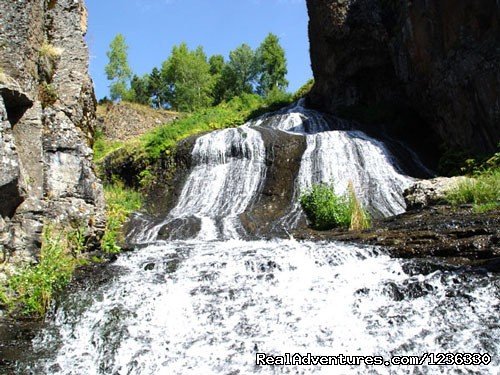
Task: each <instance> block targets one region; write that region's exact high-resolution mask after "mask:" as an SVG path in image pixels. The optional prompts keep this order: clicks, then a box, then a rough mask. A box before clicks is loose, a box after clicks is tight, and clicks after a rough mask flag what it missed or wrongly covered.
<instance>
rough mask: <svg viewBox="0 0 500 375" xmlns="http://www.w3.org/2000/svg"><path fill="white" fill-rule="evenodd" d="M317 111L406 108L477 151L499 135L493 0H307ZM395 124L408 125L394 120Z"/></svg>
mask: <svg viewBox="0 0 500 375" xmlns="http://www.w3.org/2000/svg"><path fill="white" fill-rule="evenodd" d="M307 5H308V11H309V17H310V23H309V38H310V43H311V47H310V50H311V62H312V68H313V72H314V77H315V82H316V84H315V86H314V89H313V90H312V93H311V95H310V101H311V103H312V104H314V105H315V106H317V107H319V108H320V109H323V110H326V111H330V112H335V111H336V110H338V109H339V107H343V106H353V105H364V106H376V105H378V104H380V103H390V104H391V105H394V106H402V107H405V108H411V109H412V110H413V111H415V115H416V116H418V117H420V118H421V119H422V120H423V123H422V124H421V126H425V125H426V124H427V125H428V126H429V130H430V131H431V130H432V131H433V132H435V133H436V134H437V136H438V137H437V138H438V139H436V141H438V142H443V143H446V144H447V145H448V146H451V147H455V148H462V150H463V149H465V150H471V151H473V152H475V153H484V152H490V151H493V150H494V149H495V147H496V144H497V143H498V141H499V140H500V97H499V92H500V69H499V66H500V48H499V47H500V30H499V19H500V7H499V5H498V2H497V1H495V0H481V1H475V0H465V1H460V2H457V1H453V0H444V1H437V0H436V1H424V0H418V1H409V0H404V1H392V0H308V2H307ZM398 126H405V125H404V124H403V125H398Z"/></svg>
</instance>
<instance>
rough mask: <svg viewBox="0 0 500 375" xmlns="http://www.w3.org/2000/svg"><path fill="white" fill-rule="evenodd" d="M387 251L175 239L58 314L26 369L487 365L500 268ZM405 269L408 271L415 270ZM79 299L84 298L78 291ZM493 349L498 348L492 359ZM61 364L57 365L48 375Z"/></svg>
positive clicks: (366, 370) (123, 261)
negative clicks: (312, 361)
mask: <svg viewBox="0 0 500 375" xmlns="http://www.w3.org/2000/svg"><path fill="white" fill-rule="evenodd" d="M416 264H417V263H415V261H409V260H407V261H400V260H396V259H391V258H389V257H388V256H387V255H385V254H384V252H383V250H381V249H377V248H371V247H359V246H351V245H340V244H334V243H311V242H302V243H301V242H296V241H292V240H277V241H269V242H264V241H253V242H244V241H239V240H232V241H226V242H198V241H195V242H170V243H159V244H152V245H151V246H149V247H147V248H144V249H142V250H141V251H137V252H135V253H130V254H127V255H123V256H122V257H120V259H119V260H118V262H117V263H116V264H115V267H116V268H118V269H119V270H121V271H120V275H121V276H118V278H117V279H116V280H115V281H114V282H112V283H111V284H109V285H105V286H103V287H101V288H100V289H99V290H98V291H97V292H96V293H95V295H94V296H93V297H92V298H90V297H89V296H86V297H83V298H82V296H80V295H74V296H73V297H72V298H73V299H74V300H70V301H66V304H65V305H63V306H72V307H69V308H68V307H66V308H64V307H63V308H61V309H59V310H58V311H57V313H56V315H55V317H54V319H53V321H52V323H50V327H48V328H47V329H46V330H45V331H44V333H43V334H41V335H40V336H39V337H38V338H37V340H36V341H35V344H34V346H35V350H45V351H46V352H47V351H48V352H52V353H53V354H52V355H48V356H47V357H46V358H39V359H38V361H37V363H36V364H34V365H31V370H32V371H33V372H34V373H37V374H39V373H46V374H50V373H58V374H88V375H93V374H169V375H170V374H237V373H238V374H250V373H263V374H268V373H269V374H276V373H290V374H292V373H293V374H309V373H335V374H337V373H338V374H391V373H397V374H416V373H417V374H421V373H422V374H440V373H443V371H445V372H446V373H451V371H458V372H457V373H463V374H495V373H496V370H497V369H498V367H495V364H496V365H498V354H499V353H500V342H499V341H498V337H499V334H500V328H499V325H498V308H499V303H498V293H499V288H500V284H499V282H500V281H499V279H498V277H491V276H490V277H489V276H487V275H484V274H483V275H481V274H467V273H456V272H447V271H437V270H436V271H434V272H431V271H430V270H428V271H427V272H425V273H424V274H421V273H419V272H418V271H415V270H418V267H417V266H416ZM412 270H413V271H412ZM85 299H87V300H90V301H88V302H87V303H88V305H87V306H85V307H82V306H81V304H82V301H85ZM427 352H435V353H438V352H477V353H485V352H488V353H489V354H490V355H492V357H493V364H492V365H490V366H446V367H440V366H417V367H414V366H399V367H389V368H386V367H385V366H344V367H341V366H332V367H331V366H306V367H300V366H277V367H268V366H255V358H256V357H255V356H256V353H267V354H273V355H283V354H284V353H302V354H306V353H312V354H313V355H338V354H344V355H381V356H384V358H385V359H389V358H390V357H391V356H392V355H421V354H423V353H427ZM495 356H496V357H495ZM54 369H58V371H57V372H56V371H54Z"/></svg>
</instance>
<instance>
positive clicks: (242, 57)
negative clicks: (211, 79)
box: [221, 44, 257, 100]
mask: <svg viewBox="0 0 500 375" xmlns="http://www.w3.org/2000/svg"><path fill="white" fill-rule="evenodd" d="M256 62H257V61H256V57H255V52H254V51H253V50H252V48H251V47H250V46H249V45H247V44H242V45H241V46H239V47H238V48H236V49H235V50H233V51H231V52H230V53H229V61H228V63H227V64H226V65H225V66H224V69H223V70H222V77H221V86H222V87H221V91H222V92H223V94H222V96H223V99H225V100H229V99H231V98H233V97H235V96H239V95H241V94H243V93H252V92H253V91H254V85H255V78H256V77H257V64H256Z"/></svg>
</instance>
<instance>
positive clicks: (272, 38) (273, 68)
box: [256, 33, 288, 96]
mask: <svg viewBox="0 0 500 375" xmlns="http://www.w3.org/2000/svg"><path fill="white" fill-rule="evenodd" d="M256 56H257V57H256V59H257V64H258V70H259V73H260V77H259V84H258V88H257V91H258V92H259V94H261V95H264V96H266V95H267V94H268V93H269V92H270V91H271V90H273V89H275V88H277V89H279V90H281V91H284V90H286V88H287V87H288V81H287V80H286V78H285V77H286V74H287V73H288V70H287V64H286V57H285V50H284V49H283V47H281V45H280V42H279V38H278V37H277V36H276V35H274V34H273V33H269V34H268V35H267V37H266V38H265V39H264V41H263V42H262V44H261V45H260V47H259V48H258V49H257V53H256Z"/></svg>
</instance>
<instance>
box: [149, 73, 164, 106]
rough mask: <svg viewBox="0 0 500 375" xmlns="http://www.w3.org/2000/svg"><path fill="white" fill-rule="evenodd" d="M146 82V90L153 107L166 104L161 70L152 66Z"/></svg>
mask: <svg viewBox="0 0 500 375" xmlns="http://www.w3.org/2000/svg"><path fill="white" fill-rule="evenodd" d="M148 83H149V87H148V91H149V93H150V96H151V104H152V105H153V107H154V108H162V107H164V106H165V105H166V104H167V100H166V98H165V88H164V82H163V79H162V76H161V72H160V70H159V69H158V68H156V67H155V68H153V70H152V71H151V74H150V75H149V80H148Z"/></svg>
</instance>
